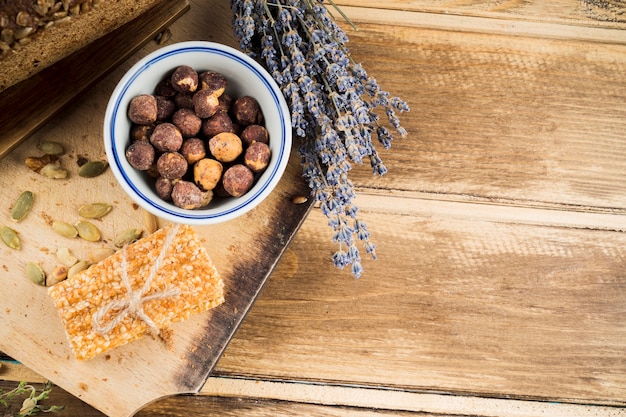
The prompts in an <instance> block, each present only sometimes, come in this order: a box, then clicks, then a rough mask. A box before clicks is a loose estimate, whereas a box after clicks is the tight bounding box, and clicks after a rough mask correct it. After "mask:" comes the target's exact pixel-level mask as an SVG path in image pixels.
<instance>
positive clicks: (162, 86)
mask: <svg viewBox="0 0 626 417" xmlns="http://www.w3.org/2000/svg"><path fill="white" fill-rule="evenodd" d="M177 93H178V91H176V90H175V89H174V87H172V80H171V78H166V79H164V80H162V81H160V82H159V83H158V84H157V86H156V88H155V89H154V94H156V95H158V96H163V97H169V98H172V97H174V96H175V95H176V94H177Z"/></svg>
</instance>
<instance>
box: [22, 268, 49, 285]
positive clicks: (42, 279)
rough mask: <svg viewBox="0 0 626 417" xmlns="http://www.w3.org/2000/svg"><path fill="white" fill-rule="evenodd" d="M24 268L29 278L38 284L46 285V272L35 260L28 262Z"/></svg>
mask: <svg viewBox="0 0 626 417" xmlns="http://www.w3.org/2000/svg"><path fill="white" fill-rule="evenodd" d="M24 270H25V272H26V277H27V278H28V279H29V280H31V281H32V282H34V283H35V284H37V285H46V274H45V272H43V269H41V267H40V266H39V265H37V264H36V263H34V262H28V263H26V267H25V268H24Z"/></svg>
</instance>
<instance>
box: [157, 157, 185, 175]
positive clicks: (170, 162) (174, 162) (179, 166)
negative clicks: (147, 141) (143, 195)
mask: <svg viewBox="0 0 626 417" xmlns="http://www.w3.org/2000/svg"><path fill="white" fill-rule="evenodd" d="M156 165H157V169H158V170H159V174H161V176H162V177H163V178H167V179H170V180H173V179H176V178H182V176H183V175H185V173H186V172H187V169H188V168H189V165H188V164H187V160H185V157H184V156H182V155H181V154H179V153H178V152H165V153H164V154H163V155H161V156H159V159H157V164H156Z"/></svg>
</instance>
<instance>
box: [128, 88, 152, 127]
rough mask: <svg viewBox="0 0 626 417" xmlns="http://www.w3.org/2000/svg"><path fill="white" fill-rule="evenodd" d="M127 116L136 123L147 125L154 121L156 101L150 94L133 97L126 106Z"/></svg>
mask: <svg viewBox="0 0 626 417" xmlns="http://www.w3.org/2000/svg"><path fill="white" fill-rule="evenodd" d="M128 118H129V119H130V121H131V122H133V123H136V124H138V125H149V124H152V123H154V122H156V119H157V102H156V99H155V98H154V96H153V95H151V94H141V95H138V96H136V97H133V98H132V99H131V100H130V104H129V106H128Z"/></svg>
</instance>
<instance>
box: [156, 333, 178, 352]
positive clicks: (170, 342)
mask: <svg viewBox="0 0 626 417" xmlns="http://www.w3.org/2000/svg"><path fill="white" fill-rule="evenodd" d="M159 338H160V339H161V341H163V343H165V346H167V349H168V350H170V351H172V350H174V330H172V329H169V328H167V329H161V330H160V331H159Z"/></svg>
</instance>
